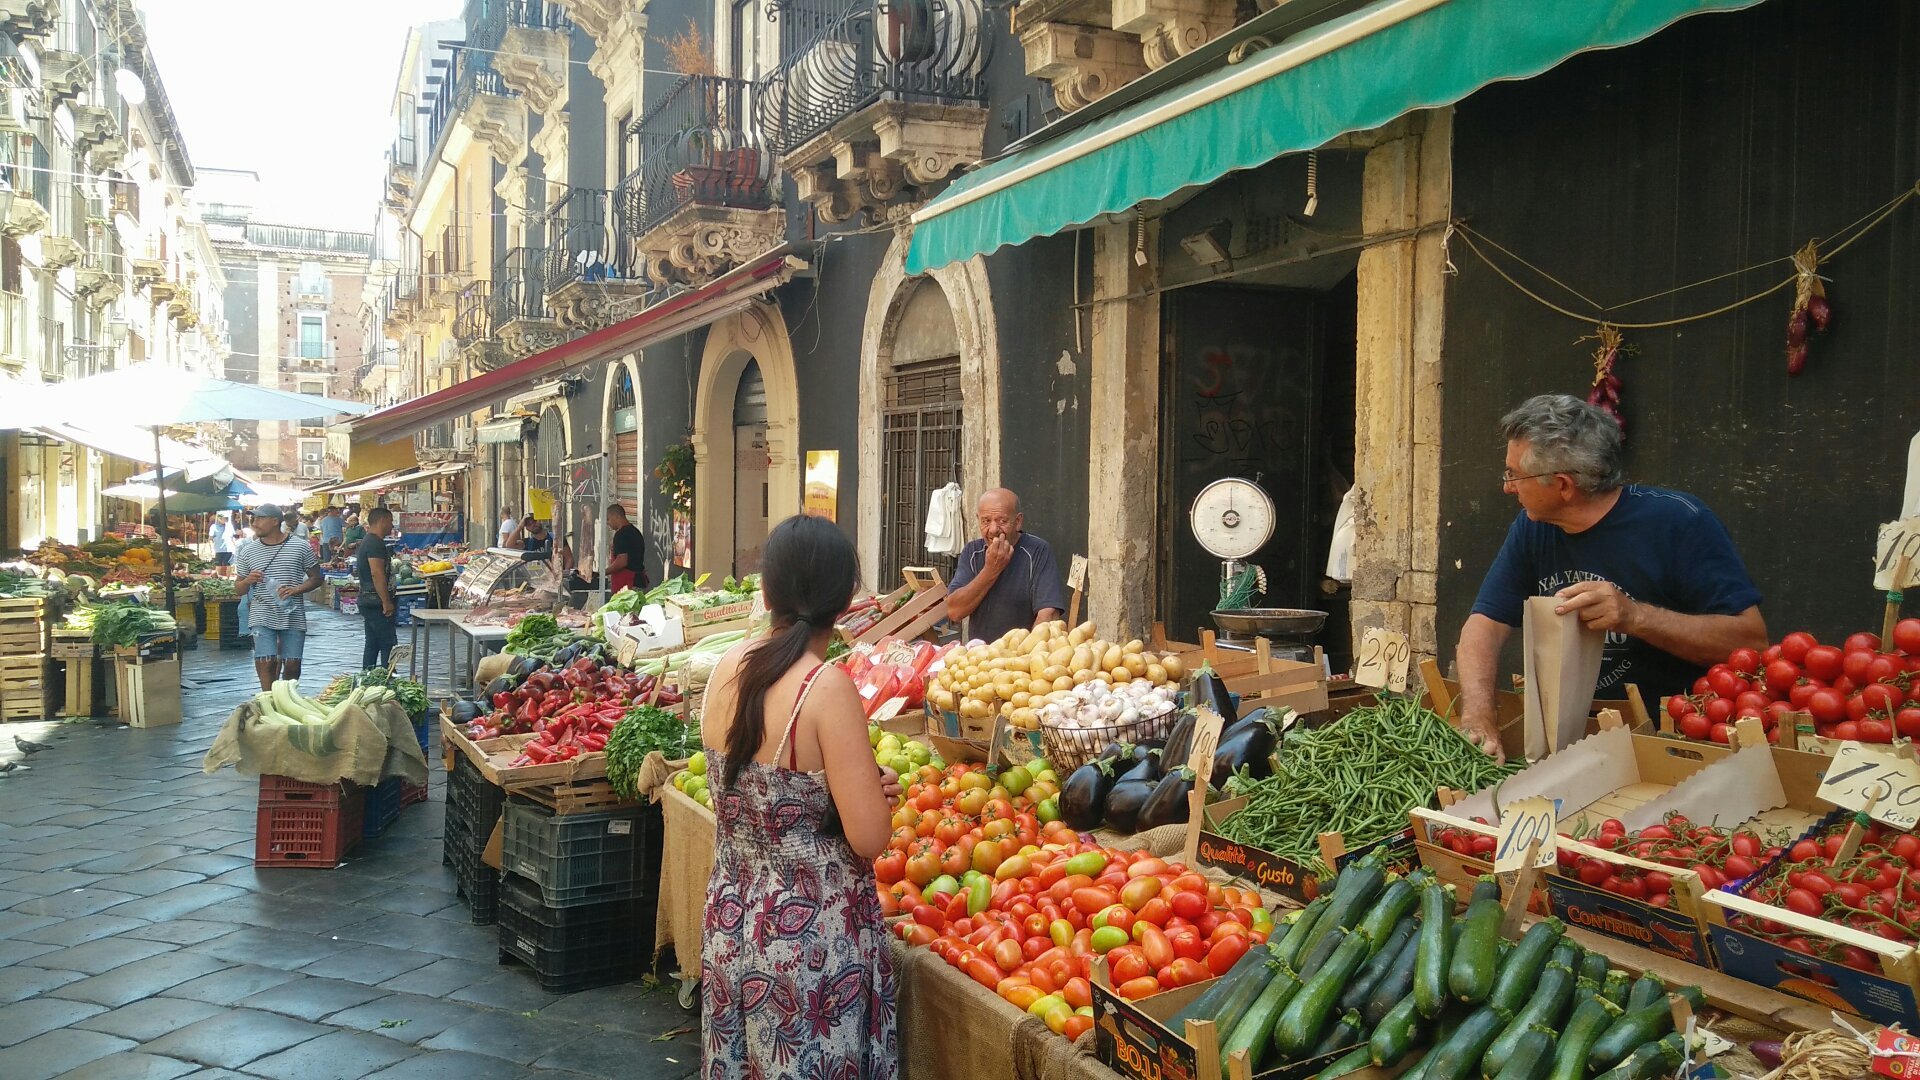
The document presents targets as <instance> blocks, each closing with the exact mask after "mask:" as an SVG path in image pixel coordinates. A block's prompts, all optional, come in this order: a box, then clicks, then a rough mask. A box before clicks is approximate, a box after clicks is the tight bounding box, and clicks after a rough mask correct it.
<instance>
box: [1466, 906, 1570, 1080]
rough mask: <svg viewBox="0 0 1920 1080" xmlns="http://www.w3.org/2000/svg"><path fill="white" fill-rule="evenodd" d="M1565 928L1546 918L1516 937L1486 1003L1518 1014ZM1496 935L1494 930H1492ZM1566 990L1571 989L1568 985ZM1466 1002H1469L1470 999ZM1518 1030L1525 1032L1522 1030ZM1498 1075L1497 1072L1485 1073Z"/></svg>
mask: <svg viewBox="0 0 1920 1080" xmlns="http://www.w3.org/2000/svg"><path fill="white" fill-rule="evenodd" d="M1565 930H1566V927H1565V926H1563V925H1562V924H1561V922H1560V920H1559V919H1554V918H1546V919H1541V920H1540V921H1539V922H1537V923H1534V924H1533V925H1532V926H1529V927H1527V932H1526V933H1524V934H1522V935H1520V942H1519V944H1517V945H1515V946H1514V948H1513V951H1512V952H1511V953H1508V954H1507V960H1506V963H1504V964H1501V965H1500V971H1499V973H1498V974H1496V975H1495V976H1494V980H1493V990H1492V991H1491V992H1490V993H1488V994H1487V1000H1488V1001H1489V1002H1491V1003H1493V1004H1494V1005H1496V1006H1499V1007H1500V1008H1502V1009H1505V1010H1506V1011H1507V1012H1510V1013H1517V1012H1519V1011H1520V1006H1521V1004H1523V1003H1524V1002H1525V1001H1526V1000H1527V995H1528V994H1530V993H1532V992H1533V984H1534V983H1536V982H1538V981H1539V979H1540V973H1541V972H1542V971H1543V970H1545V969H1546V966H1547V957H1549V956H1551V955H1552V954H1553V951H1554V947H1555V946H1556V945H1558V944H1559V943H1560V935H1561V934H1562V933H1564V932H1565ZM1495 932H1496V933H1498V927H1497V926H1496V927H1495ZM1567 985H1568V989H1572V985H1573V984H1572V983H1571V982H1569V983H1568V984H1567ZM1467 1000H1469V1001H1471V1000H1473V999H1472V998H1468V999H1467ZM1522 1030H1525V1029H1524V1028H1523V1029H1522ZM1487 1071H1488V1072H1490V1073H1492V1072H1498V1071H1499V1069H1498V1068H1492V1069H1489V1070H1487Z"/></svg>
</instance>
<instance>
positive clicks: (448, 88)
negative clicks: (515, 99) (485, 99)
mask: <svg viewBox="0 0 1920 1080" xmlns="http://www.w3.org/2000/svg"><path fill="white" fill-rule="evenodd" d="M491 56H492V54H491V53H486V52H476V51H471V50H462V51H459V52H457V53H455V59H454V69H455V70H454V73H453V77H452V78H451V79H449V80H448V81H447V82H446V83H445V84H443V85H442V87H441V90H440V92H439V93H438V94H435V95H434V98H433V103H432V104H431V105H428V106H426V107H425V109H424V111H425V113H426V115H427V145H428V146H429V147H431V148H432V151H433V152H432V153H429V154H428V155H427V160H428V161H432V160H434V159H435V158H436V157H437V156H438V155H439V151H440V141H441V139H442V138H444V137H445V136H446V133H447V125H448V124H450V123H452V122H453V119H454V117H456V116H459V115H460V113H461V112H462V111H463V110H465V109H466V107H467V106H469V105H471V104H473V99H474V95H476V94H497V95H499V96H501V97H507V96H510V95H511V94H512V93H513V90H512V89H511V88H509V87H508V86H507V84H506V83H505V82H503V81H502V80H501V78H500V73H499V72H497V71H495V70H493V67H492V65H491V63H490V62H489V61H490V60H491Z"/></svg>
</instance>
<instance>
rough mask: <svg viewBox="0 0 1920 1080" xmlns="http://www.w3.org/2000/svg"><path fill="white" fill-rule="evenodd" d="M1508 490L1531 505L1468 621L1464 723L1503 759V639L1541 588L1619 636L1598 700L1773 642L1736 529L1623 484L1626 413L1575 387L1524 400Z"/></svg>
mask: <svg viewBox="0 0 1920 1080" xmlns="http://www.w3.org/2000/svg"><path fill="white" fill-rule="evenodd" d="M1500 424H1501V428H1502V432H1503V434H1504V435H1505V436H1506V440H1507V458H1506V465H1507V467H1506V471H1505V472H1504V473H1502V474H1501V478H1500V479H1501V486H1502V487H1503V488H1504V489H1505V490H1506V491H1508V492H1509V493H1511V494H1512V495H1513V496H1514V498H1515V499H1516V500H1518V501H1519V503H1520V514H1519V516H1517V517H1515V518H1514V520H1513V525H1512V527H1511V528H1509V529H1508V530H1507V539H1506V543H1504V544H1502V545H1501V546H1500V553H1499V555H1497V556H1495V557H1494V560H1493V566H1492V567H1491V568H1489V569H1488V570H1487V576H1486V580H1484V581H1483V582H1481V585H1480V595H1479V597H1478V598H1476V599H1475V600H1474V603H1473V614H1471V615H1469V616H1468V617H1467V622H1466V625H1465V626H1463V627H1461V628H1460V645H1459V652H1458V655H1459V663H1460V721H1461V729H1462V731H1463V732H1464V733H1465V734H1466V735H1467V737H1468V738H1469V739H1472V740H1473V741H1474V742H1476V743H1478V744H1479V745H1480V746H1481V748H1482V749H1485V750H1487V751H1488V752H1489V753H1491V754H1494V755H1495V756H1501V754H1500V737H1499V732H1498V730H1497V727H1496V723H1495V718H1494V680H1495V676H1496V674H1497V671H1498V668H1499V662H1500V649H1501V646H1503V645H1504V644H1505V643H1506V640H1507V635H1508V634H1509V633H1511V632H1512V630H1513V628H1514V627H1516V626H1519V625H1520V621H1521V611H1522V609H1523V608H1524V607H1525V604H1526V599H1527V597H1529V596H1556V597H1559V598H1560V599H1561V600H1562V603H1561V604H1560V605H1559V606H1558V607H1557V608H1555V609H1554V610H1555V611H1557V612H1559V613H1562V614H1565V613H1567V612H1577V613H1578V614H1579V616H1580V621H1581V622H1582V623H1584V624H1586V625H1587V626H1588V627H1591V628H1592V629H1595V630H1602V631H1605V632H1606V634H1607V644H1606V656H1605V659H1604V660H1603V661H1602V663H1601V665H1600V681H1599V684H1598V686H1597V687H1596V688H1595V692H1596V694H1597V695H1598V696H1602V697H1604V696H1607V695H1609V694H1613V693H1619V692H1623V690H1624V688H1625V686H1626V684H1627V683H1635V684H1637V685H1638V686H1639V687H1640V689H1641V691H1642V692H1643V693H1645V694H1647V695H1649V696H1652V695H1656V694H1659V695H1664V694H1677V693H1684V692H1686V690H1687V688H1688V687H1689V686H1690V685H1691V684H1692V683H1693V681H1694V679H1696V678H1698V677H1699V676H1700V675H1701V674H1702V673H1703V671H1704V669H1705V668H1706V667H1707V666H1708V665H1710V664H1714V663H1717V662H1719V661H1722V660H1725V659H1726V658H1727V655H1728V654H1729V653H1731V652H1733V650H1735V649H1738V648H1742V647H1747V648H1754V649H1763V648H1765V647H1766V644H1767V624H1766V620H1764V619H1763V618H1761V616H1760V590H1759V589H1757V588H1755V587H1754V584H1753V579H1752V578H1751V577H1749V576H1748V575H1747V568H1746V565H1745V564H1744V563H1743V562H1741V560H1740V552H1739V551H1738V550H1736V549H1735V548H1734V546H1733V538H1732V537H1730V536H1728V535H1727V530H1726V527H1725V526H1724V525H1722V524H1721V523H1720V519H1719V518H1717V517H1715V516H1714V514H1713V511H1711V510H1709V509H1707V508H1706V506H1705V505H1704V504H1702V503H1701V502H1700V501H1699V500H1698V499H1695V498H1694V497H1693V496H1691V495H1685V494H1682V493H1680V492H1677V491H1666V490H1663V489H1661V488H1655V487H1647V486H1645V485H1642V484H1623V483H1622V468H1621V451H1622V440H1621V436H1620V428H1619V426H1618V425H1617V424H1615V423H1614V421H1613V418H1612V417H1610V416H1608V415H1607V414H1606V413H1605V412H1602V411H1601V410H1600V409H1599V408H1597V407H1595V406H1593V405H1589V404H1587V403H1586V402H1584V401H1581V400H1579V399H1578V398H1574V397H1570V396H1568V395H1566V394H1542V395H1540V396H1539V397H1535V398H1529V399H1528V400H1526V401H1524V402H1522V403H1521V404H1520V407H1519V408H1516V409H1514V410H1513V411H1512V412H1510V413H1508V414H1507V415H1506V416H1505V417H1503V418H1501V421H1500Z"/></svg>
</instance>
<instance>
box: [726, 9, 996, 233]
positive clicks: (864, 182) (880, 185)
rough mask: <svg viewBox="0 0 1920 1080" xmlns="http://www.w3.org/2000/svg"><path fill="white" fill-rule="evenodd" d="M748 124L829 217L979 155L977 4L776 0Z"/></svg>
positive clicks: (981, 71) (923, 182)
mask: <svg viewBox="0 0 1920 1080" xmlns="http://www.w3.org/2000/svg"><path fill="white" fill-rule="evenodd" d="M773 17H774V18H775V19H776V20H777V22H778V23H779V27H780V57H781V59H780V64H779V65H778V66H777V67H775V68H774V70H773V71H772V72H770V73H769V74H768V75H767V76H766V77H765V78H764V79H763V80H762V81H761V86H760V88H759V90H758V92H757V93H756V94H755V95H754V113H755V117H756V120H757V122H758V123H757V126H758V128H759V131H760V132H761V134H762V135H763V136H764V137H765V138H766V140H767V142H768V144H769V145H770V146H771V147H772V148H773V149H774V150H775V151H776V152H778V153H779V154H780V155H781V164H782V165H783V166H784V167H785V168H786V170H787V171H788V172H790V173H792V174H793V175H794V177H795V179H796V181H797V182H798V187H799V191H800V196H801V197H802V198H803V199H806V200H807V201H808V202H811V203H813V204H814V205H815V207H816V208H817V209H818V210H819V213H820V215H821V216H822V217H823V218H825V219H826V220H828V221H843V220H845V219H846V218H847V217H850V216H851V215H852V214H853V213H855V212H856V211H858V210H859V209H861V208H862V207H867V206H877V205H882V204H885V203H888V202H891V201H893V200H895V199H896V198H898V197H900V196H901V195H903V194H905V191H904V189H905V188H907V187H921V188H924V187H928V186H931V185H935V184H939V183H941V182H943V181H944V180H945V179H946V178H947V176H948V174H949V173H950V172H951V171H952V170H953V168H954V166H955V165H958V164H960V163H962V162H967V161H973V160H977V159H978V158H979V157H980V155H981V148H982V140H983V137H984V133H985V131H986V120H987V112H986V101H987V83H986V69H987V60H988V58H989V55H990V53H991V46H992V40H993V39H992V34H991V32H990V29H989V27H988V25H987V10H986V4H985V2H984V0H939V2H938V3H935V2H933V0H780V2H776V4H775V7H774V11H773Z"/></svg>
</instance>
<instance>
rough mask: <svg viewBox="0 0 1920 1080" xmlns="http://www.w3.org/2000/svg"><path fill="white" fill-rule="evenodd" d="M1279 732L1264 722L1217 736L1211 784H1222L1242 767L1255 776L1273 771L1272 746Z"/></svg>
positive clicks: (1223, 786)
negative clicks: (1225, 735) (1218, 740)
mask: <svg viewBox="0 0 1920 1080" xmlns="http://www.w3.org/2000/svg"><path fill="white" fill-rule="evenodd" d="M1279 740H1280V736H1279V735H1278V734H1277V733H1276V732H1275V731H1274V730H1273V728H1271V727H1269V726H1268V725H1266V724H1264V723H1260V724H1253V725H1251V726H1248V727H1244V728H1241V729H1240V730H1238V731H1236V732H1235V733H1234V734H1233V736H1232V737H1231V738H1225V739H1221V740H1220V744H1219V745H1218V746H1217V747H1215V748H1214V751H1213V777H1212V781H1213V786H1214V787H1217V788H1225V787H1226V785H1227V778H1228V777H1230V776H1232V775H1233V774H1234V773H1236V772H1238V771H1240V769H1241V768H1242V767H1245V768H1246V770H1247V772H1248V774H1249V775H1251V776H1252V777H1253V778H1254V779H1255V780H1263V779H1265V778H1267V777H1269V776H1272V775H1273V748H1274V746H1275V745H1276V744H1277V743H1278V742H1279Z"/></svg>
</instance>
